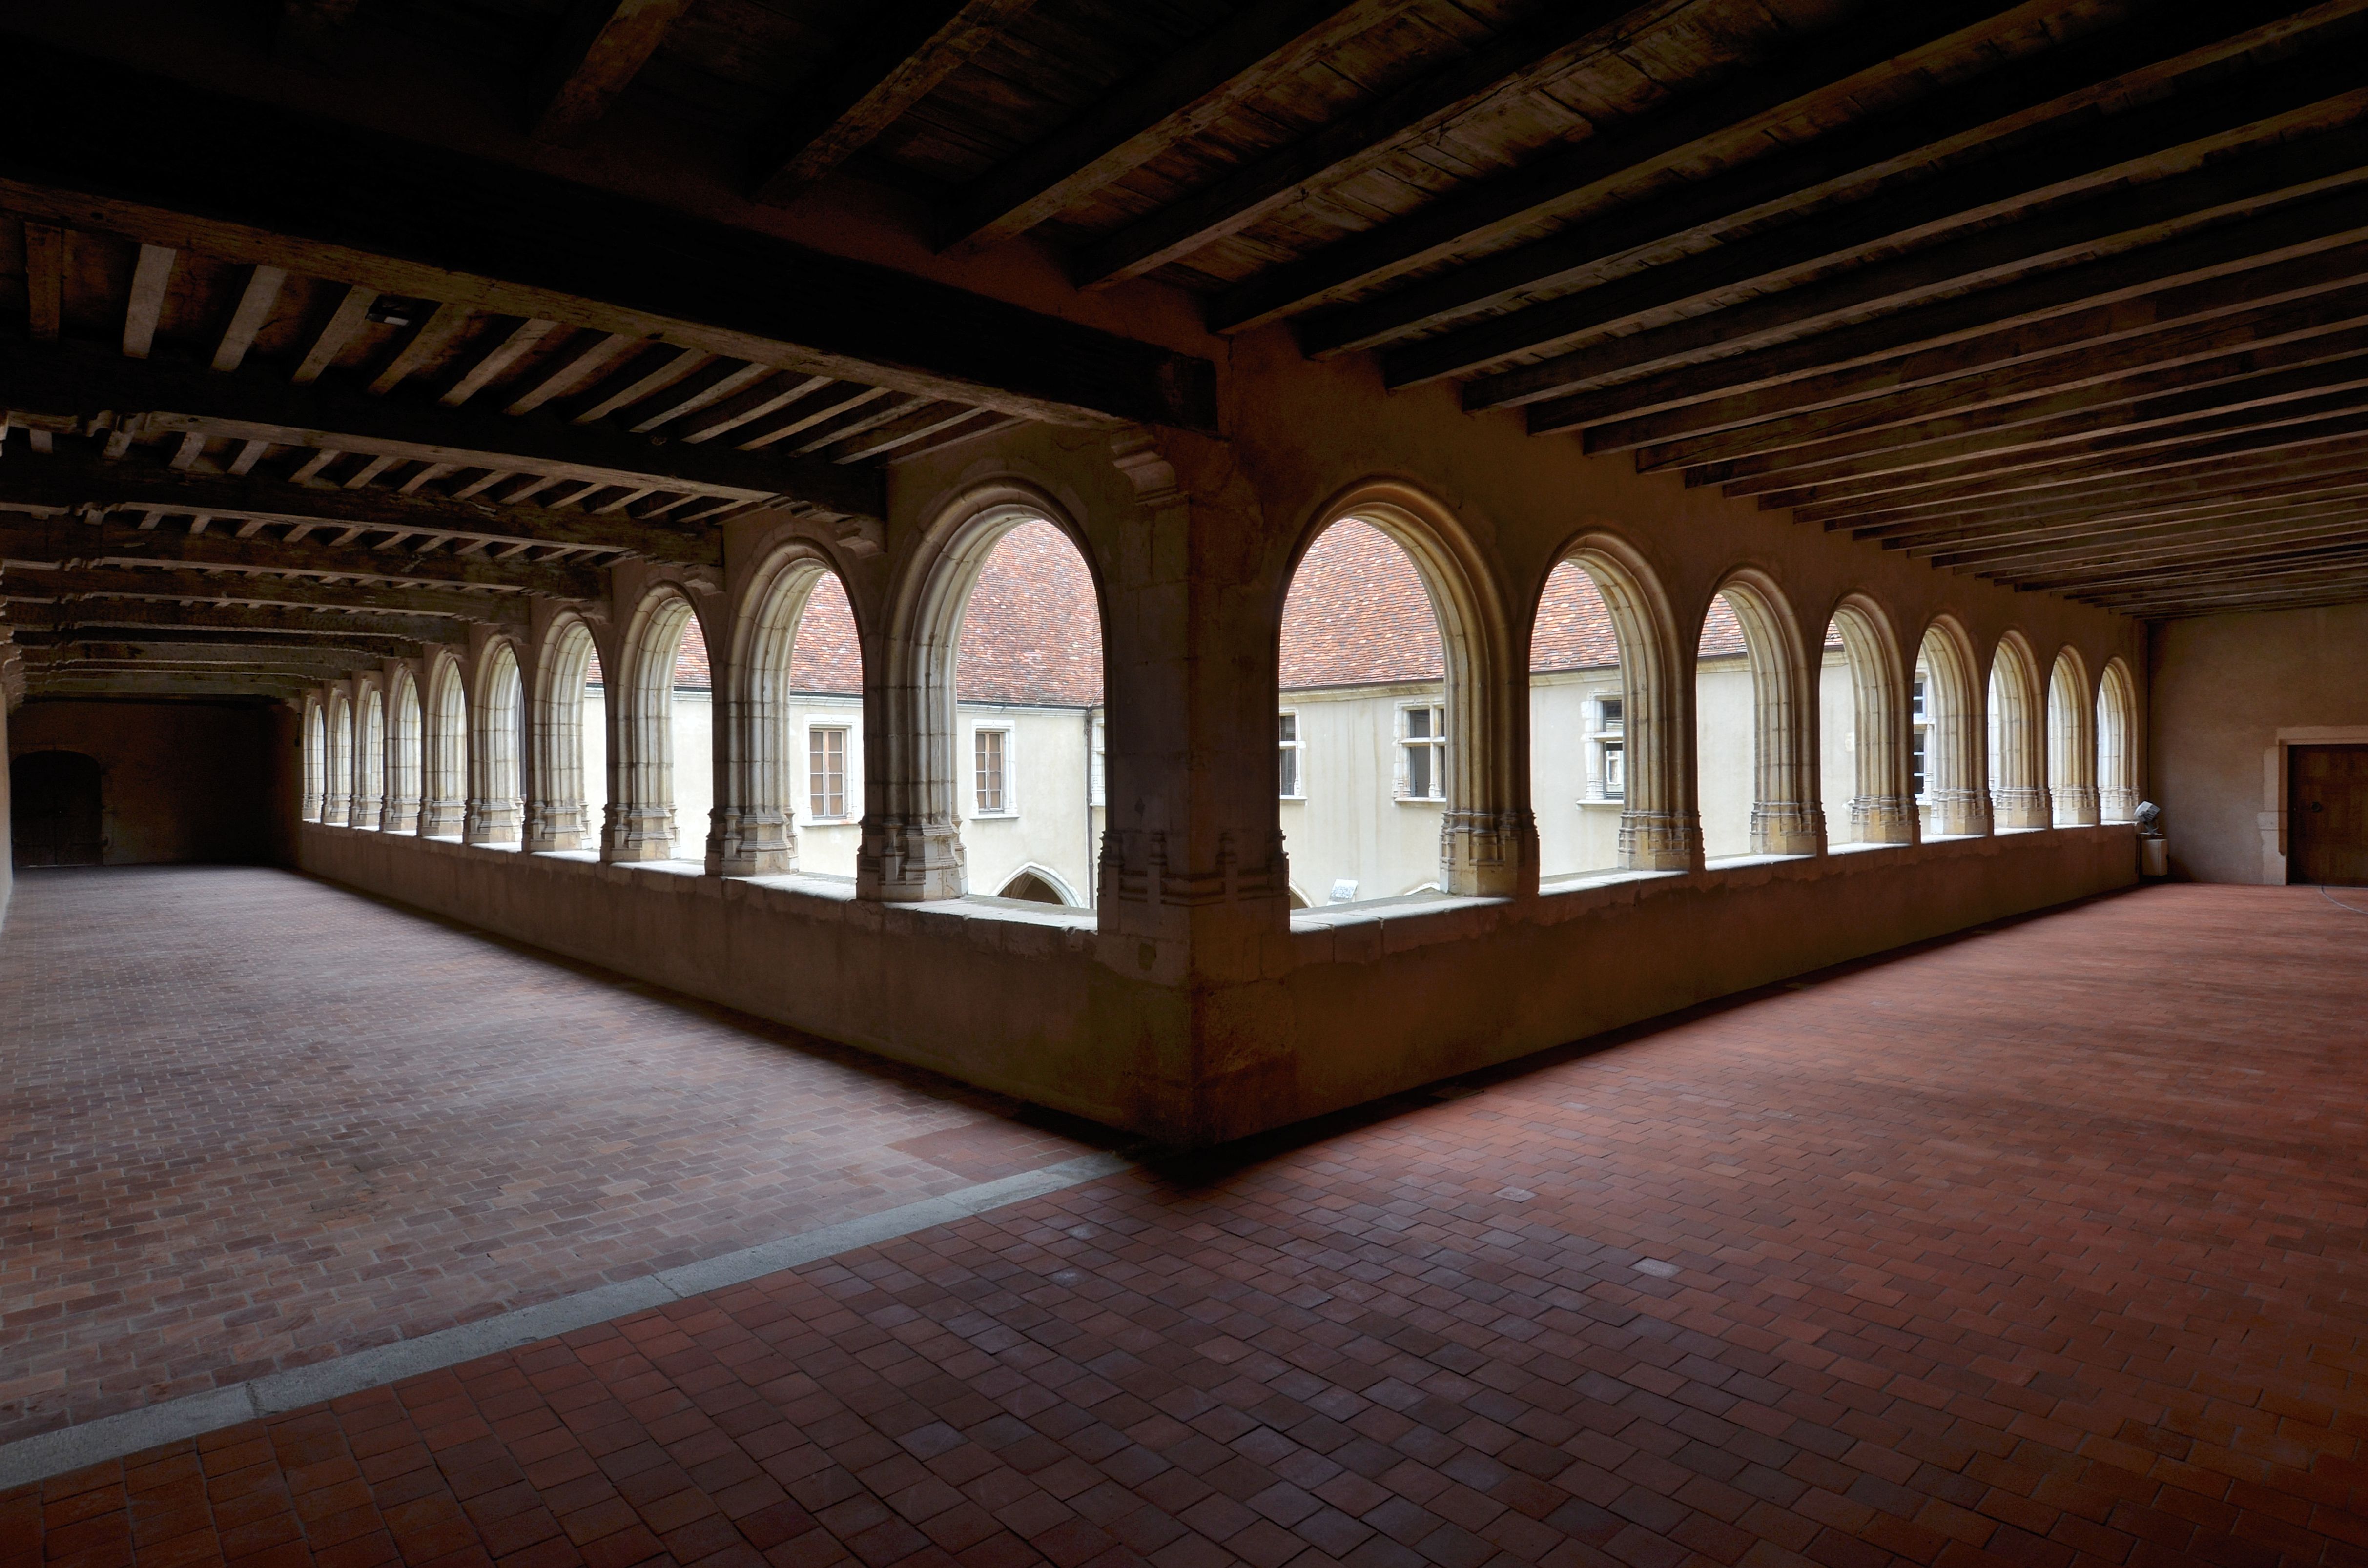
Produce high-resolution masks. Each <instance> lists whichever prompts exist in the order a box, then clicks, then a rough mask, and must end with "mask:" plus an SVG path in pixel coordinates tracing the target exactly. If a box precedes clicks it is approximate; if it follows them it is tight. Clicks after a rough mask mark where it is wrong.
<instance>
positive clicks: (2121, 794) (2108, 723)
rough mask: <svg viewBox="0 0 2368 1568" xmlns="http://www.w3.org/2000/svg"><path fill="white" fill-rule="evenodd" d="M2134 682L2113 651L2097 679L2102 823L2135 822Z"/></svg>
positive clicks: (2135, 702) (2139, 775)
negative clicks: (2102, 672)
mask: <svg viewBox="0 0 2368 1568" xmlns="http://www.w3.org/2000/svg"><path fill="white" fill-rule="evenodd" d="M2142 777H2143V775H2142V773H2141V771H2140V769H2139V767H2138V700H2137V683H2136V682H2135V680H2133V679H2132V678H2131V677H2130V667H2129V665H2125V664H2123V662H2122V659H2121V656H2120V655H2119V654H2115V655H2114V656H2113V657H2112V658H2110V659H2107V660H2106V661H2105V669H2104V674H2103V675H2102V676H2100V678H2099V680H2098V682H2097V814H2098V816H2099V818H2100V820H2102V821H2105V822H2113V823H2121V822H2135V821H2136V820H2137V813H2138V797H2139V780H2140V778H2142Z"/></svg>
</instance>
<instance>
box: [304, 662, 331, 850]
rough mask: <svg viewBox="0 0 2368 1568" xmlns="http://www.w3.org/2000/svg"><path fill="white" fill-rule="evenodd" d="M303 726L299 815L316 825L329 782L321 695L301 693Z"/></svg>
mask: <svg viewBox="0 0 2368 1568" xmlns="http://www.w3.org/2000/svg"><path fill="white" fill-rule="evenodd" d="M303 725H304V729H303V734H304V744H303V769H304V802H303V806H302V812H301V814H302V816H303V819H304V820H305V821H306V822H319V821H320V820H321V812H322V801H323V797H324V794H325V793H326V791H327V788H328V782H329V716H328V704H327V703H326V701H325V700H324V699H323V696H322V694H321V693H320V692H317V691H311V692H307V693H305V694H304V718H303Z"/></svg>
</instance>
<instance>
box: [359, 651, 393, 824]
mask: <svg viewBox="0 0 2368 1568" xmlns="http://www.w3.org/2000/svg"><path fill="white" fill-rule="evenodd" d="M354 684H355V687H356V688H357V690H358V691H359V693H360V695H359V699H357V701H356V704H355V708H354V810H353V818H352V822H353V825H354V826H356V827H361V828H369V829H370V830H371V831H372V832H376V831H378V830H379V829H381V828H382V827H384V826H385V824H386V818H385V812H386V699H385V698H384V696H383V694H381V691H380V690H379V684H380V683H379V677H378V676H377V675H376V674H375V673H373V674H370V675H364V676H356V677H355V681H354Z"/></svg>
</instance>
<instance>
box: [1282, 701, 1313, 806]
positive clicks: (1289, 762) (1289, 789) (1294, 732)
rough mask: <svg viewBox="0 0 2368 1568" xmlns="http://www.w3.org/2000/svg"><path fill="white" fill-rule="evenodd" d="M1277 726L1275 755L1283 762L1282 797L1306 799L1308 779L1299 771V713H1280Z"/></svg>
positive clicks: (1291, 799)
mask: <svg viewBox="0 0 2368 1568" xmlns="http://www.w3.org/2000/svg"><path fill="white" fill-rule="evenodd" d="M1276 728H1277V740H1276V747H1275V755H1276V756H1277V758H1278V759H1279V760H1280V764H1281V775H1282V777H1281V784H1282V790H1281V794H1282V798H1283V799H1284V800H1286V801H1304V800H1305V799H1306V798H1307V788H1306V779H1305V778H1304V776H1303V775H1302V774H1301V773H1300V771H1299V715H1298V714H1296V713H1284V714H1281V715H1280V716H1279V721H1278V723H1277V726H1276Z"/></svg>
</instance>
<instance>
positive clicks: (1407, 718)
mask: <svg viewBox="0 0 2368 1568" xmlns="http://www.w3.org/2000/svg"><path fill="white" fill-rule="evenodd" d="M1398 725H1399V729H1398V754H1399V756H1400V758H1401V767H1400V771H1399V784H1400V792H1399V796H1398V798H1399V799H1400V800H1402V801H1443V800H1445V799H1447V710H1446V709H1444V708H1440V707H1438V706H1436V705H1434V704H1430V703H1417V704H1416V705H1414V706H1412V707H1408V708H1401V709H1399V710H1398Z"/></svg>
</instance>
